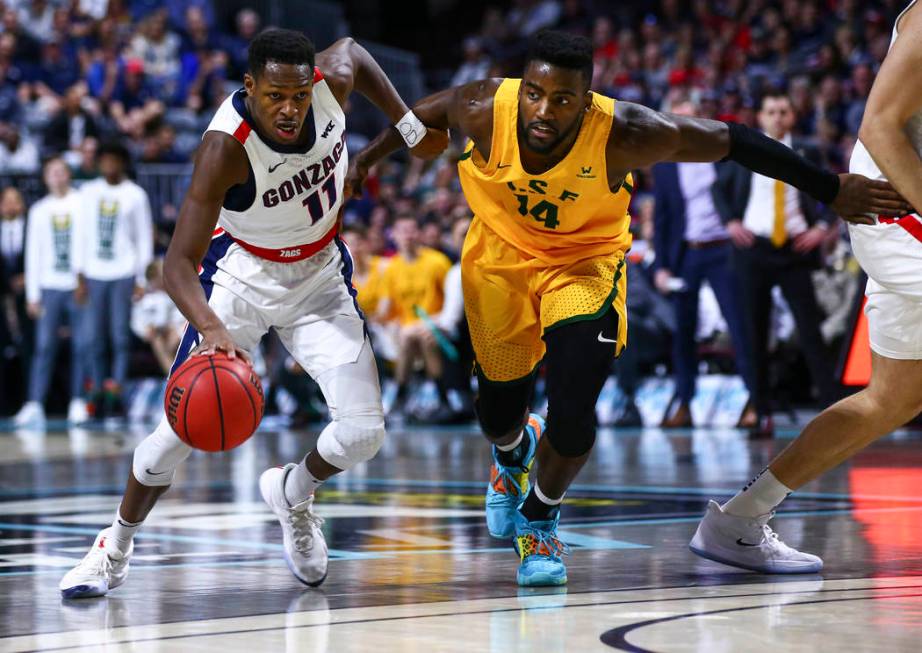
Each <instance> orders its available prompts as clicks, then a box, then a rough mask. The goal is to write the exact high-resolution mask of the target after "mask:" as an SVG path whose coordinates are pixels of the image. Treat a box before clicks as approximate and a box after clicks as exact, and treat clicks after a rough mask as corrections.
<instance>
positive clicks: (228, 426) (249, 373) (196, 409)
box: [164, 352, 264, 451]
mask: <svg viewBox="0 0 922 653" xmlns="http://www.w3.org/2000/svg"><path fill="white" fill-rule="evenodd" d="M263 407H264V404H263V389H262V384H261V383H260V381H259V377H258V376H257V375H256V373H255V372H254V371H253V369H252V368H251V367H250V366H249V365H247V364H246V363H245V362H244V361H243V360H241V359H240V358H235V359H230V358H228V357H227V354H225V353H224V352H218V353H217V354H213V355H210V356H191V357H190V358H189V359H188V360H187V361H186V362H184V363H183V364H182V365H180V366H179V369H177V370H176V372H175V373H174V374H173V375H172V376H171V377H170V380H169V383H167V388H166V396H165V397H164V410H165V411H166V416H167V420H168V421H169V423H170V426H171V427H173V430H174V431H175V432H176V434H177V435H178V436H179V437H180V438H181V439H182V440H183V442H185V443H186V444H188V445H190V446H192V447H195V448H196V449H201V450H202V451H227V450H228V449H233V448H234V447H237V446H239V445H241V444H243V443H244V442H246V441H247V440H248V439H249V437H250V436H251V435H253V433H254V432H255V431H256V427H257V426H259V422H260V420H261V419H262V416H263Z"/></svg>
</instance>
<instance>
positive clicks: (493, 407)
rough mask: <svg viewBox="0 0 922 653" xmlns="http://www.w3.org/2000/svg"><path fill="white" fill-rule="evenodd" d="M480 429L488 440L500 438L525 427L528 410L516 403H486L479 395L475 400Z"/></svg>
mask: <svg viewBox="0 0 922 653" xmlns="http://www.w3.org/2000/svg"><path fill="white" fill-rule="evenodd" d="M476 410H477V419H478V421H479V422H480V429H481V430H482V431H483V434H484V435H486V436H487V438H488V439H489V440H494V441H495V440H501V439H502V438H504V437H506V436H508V435H510V434H512V433H516V432H518V431H521V430H522V429H523V428H525V422H526V420H527V419H528V412H527V409H526V410H524V411H523V410H522V407H521V406H519V405H518V404H501V403H493V402H490V403H487V402H485V401H483V400H482V398H481V397H477V402H476Z"/></svg>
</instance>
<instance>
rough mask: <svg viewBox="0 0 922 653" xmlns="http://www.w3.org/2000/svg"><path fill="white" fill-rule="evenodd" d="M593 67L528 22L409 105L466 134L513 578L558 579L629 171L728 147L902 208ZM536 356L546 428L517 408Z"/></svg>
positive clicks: (493, 485)
mask: <svg viewBox="0 0 922 653" xmlns="http://www.w3.org/2000/svg"><path fill="white" fill-rule="evenodd" d="M591 77H592V46H591V44H590V42H589V41H588V40H587V39H585V38H582V37H578V36H573V35H569V34H563V33H558V32H542V33H539V34H538V35H537V36H536V37H535V38H534V40H533V42H532V46H531V49H530V52H529V55H528V57H527V60H526V67H525V71H524V74H523V76H522V79H491V80H484V81H480V82H472V83H470V84H467V85H465V86H460V87H458V88H454V89H450V90H447V91H443V92H441V93H436V94H435V95H432V96H430V97H428V98H425V99H423V100H421V101H420V102H419V103H418V104H417V105H416V106H415V107H414V108H413V111H414V112H415V114H416V115H417V116H419V118H420V120H421V121H422V123H423V124H424V125H427V126H431V127H439V128H442V129H445V128H449V127H450V128H452V129H460V130H461V131H462V132H463V133H464V134H466V135H467V136H469V137H470V142H469V143H468V145H467V147H466V148H465V152H464V155H463V156H462V160H461V161H460V163H459V172H460V175H461V183H462V185H463V188H464V193H465V195H466V197H467V200H468V202H469V204H470V207H471V210H472V211H473V213H474V215H475V218H474V221H473V223H472V225H471V228H470V231H469V232H468V235H467V239H466V241H465V245H464V251H463V253H462V279H463V286H464V304H465V311H466V313H467V319H468V322H469V326H470V331H471V339H472V341H473V344H474V351H475V354H476V360H477V365H476V372H477V375H478V378H479V381H480V392H479V396H478V398H477V413H478V417H479V419H480V424H481V427H482V429H483V432H484V434H485V435H486V437H487V439H488V440H490V442H492V443H493V461H494V464H493V468H492V473H491V482H490V484H489V486H488V490H487V505H486V508H487V524H488V526H489V529H490V532H491V533H492V534H493V535H495V536H498V537H512V538H513V542H514V545H515V547H516V550H517V551H518V552H519V556H520V565H519V569H518V582H519V584H520V585H562V584H564V583H566V581H567V574H566V568H565V566H564V564H563V561H562V559H561V555H562V553H564V550H565V546H564V545H563V544H562V543H561V542H560V541H559V540H558V538H557V534H556V533H557V523H558V520H559V516H560V510H559V504H560V503H561V501H562V499H563V496H564V493H565V492H566V490H567V488H568V487H569V485H570V483H571V482H572V480H573V478H574V477H575V476H576V474H577V472H578V471H579V470H580V468H581V467H582V466H583V464H584V463H585V461H586V459H587V457H588V456H589V452H590V450H591V449H592V446H593V444H594V442H595V429H596V417H595V404H596V400H597V399H598V396H599V392H600V391H601V388H602V385H603V383H604V381H605V379H606V377H607V376H608V373H609V370H610V367H611V360H612V358H613V357H614V356H615V355H617V354H618V353H619V352H620V351H621V349H622V348H623V347H624V346H625V343H626V330H627V324H626V319H625V308H624V301H625V297H624V292H625V276H624V254H625V252H626V251H627V250H628V248H629V247H630V245H631V237H630V234H629V233H628V223H629V221H630V218H629V217H628V215H627V208H628V202H629V201H630V194H631V192H632V181H633V180H632V178H631V174H630V171H631V170H633V169H635V168H640V167H645V166H649V165H652V164H654V163H657V162H659V161H718V160H720V159H723V158H729V159H733V160H735V161H738V162H740V163H742V164H743V165H745V166H747V167H750V168H752V169H753V170H755V171H756V172H759V173H761V174H764V175H767V176H771V177H775V178H777V179H781V180H782V181H785V182H787V183H789V184H791V185H794V186H796V187H798V188H800V189H802V190H804V191H806V192H807V193H810V194H811V195H813V196H814V197H816V198H817V199H819V200H821V201H824V202H826V203H828V204H831V205H832V207H833V208H834V209H835V210H836V211H837V212H839V213H840V214H842V215H844V216H858V215H860V214H861V213H863V212H866V211H872V212H873V211H878V212H880V213H884V214H885V215H895V214H894V213H892V211H894V210H899V208H900V207H905V203H904V202H903V201H902V200H901V198H900V197H899V195H897V194H896V193H895V192H894V191H893V190H892V189H891V188H890V187H889V186H888V185H887V184H885V183H881V182H874V181H871V180H869V179H866V178H864V177H861V176H858V175H839V176H836V175H833V174H831V173H828V172H825V171H823V170H821V169H819V168H816V167H815V166H814V165H813V164H811V163H809V162H808V161H806V160H804V159H802V158H801V157H799V156H798V155H797V154H795V153H794V152H793V151H792V150H790V149H788V148H787V147H785V146H784V145H781V144H779V143H776V142H775V141H772V140H771V139H769V138H768V137H766V136H763V135H762V134H761V133H759V132H755V131H753V130H751V129H748V128H746V127H743V126H741V125H736V124H727V123H723V122H717V121H713V120H701V119H695V118H689V117H680V116H673V115H667V114H662V113H658V112H656V111H653V110H650V109H647V108H646V107H643V106H640V105H637V104H632V103H629V102H616V101H614V100H612V99H611V98H607V97H604V96H601V95H598V94H597V93H593V92H591V91H590V90H589V83H590V80H591ZM423 124H420V125H419V126H418V127H417V129H418V130H419V133H423V132H422V130H423ZM402 142H403V139H402V138H401V136H400V134H398V133H397V131H396V130H388V131H385V132H382V133H381V134H380V135H379V136H378V137H377V138H376V139H375V140H374V141H373V142H372V143H371V144H369V146H368V147H367V148H366V149H365V150H364V151H363V152H361V153H359V154H358V155H357V156H356V157H355V159H354V160H353V167H352V170H351V173H350V179H349V180H347V185H349V186H350V189H351V191H352V192H353V193H356V192H358V190H359V187H360V185H361V182H362V180H363V179H364V176H365V174H366V173H367V170H368V167H369V166H370V165H372V164H373V163H374V162H375V161H377V160H378V159H380V158H381V157H382V156H385V155H386V154H388V153H389V152H391V151H393V150H395V149H397V147H398V146H400V144H401V143H402ZM883 207H887V211H879V209H883ZM542 358H543V359H544V362H545V364H546V366H547V393H548V416H547V424H546V426H545V424H544V422H543V421H542V420H541V418H540V417H538V416H537V415H529V414H528V406H529V400H530V396H531V393H532V389H533V386H534V378H535V367H536V366H537V365H538V363H539V362H540V361H541V360H542ZM542 431H543V432H544V437H540V436H541V434H542ZM539 437H540V440H539ZM535 459H537V463H536V468H537V469H536V481H535V484H534V485H530V483H529V471H530V468H531V466H532V462H533V461H534V460H535Z"/></svg>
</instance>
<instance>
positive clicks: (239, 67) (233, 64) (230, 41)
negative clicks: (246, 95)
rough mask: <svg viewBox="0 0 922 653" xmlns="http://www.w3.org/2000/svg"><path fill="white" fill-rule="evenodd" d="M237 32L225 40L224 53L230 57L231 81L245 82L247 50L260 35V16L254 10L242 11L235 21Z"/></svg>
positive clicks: (229, 74)
mask: <svg viewBox="0 0 922 653" xmlns="http://www.w3.org/2000/svg"><path fill="white" fill-rule="evenodd" d="M235 25H236V28H237V32H236V34H234V35H231V36H226V37H225V38H224V47H223V48H222V49H223V50H224V52H226V53H227V55H228V57H230V70H229V71H228V76H229V78H230V79H235V80H238V81H243V74H244V73H245V72H246V71H247V48H249V47H250V41H252V40H253V37H254V36H256V35H257V34H258V33H259V28H260V25H261V22H260V20H259V14H257V13H256V12H255V11H253V10H252V9H249V8H247V9H241V10H240V11H239V12H238V13H237V19H236V21H235Z"/></svg>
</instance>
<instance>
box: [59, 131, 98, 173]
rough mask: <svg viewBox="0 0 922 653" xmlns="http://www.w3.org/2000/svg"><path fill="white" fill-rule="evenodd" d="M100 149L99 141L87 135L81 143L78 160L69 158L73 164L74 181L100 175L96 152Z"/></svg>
mask: <svg viewBox="0 0 922 653" xmlns="http://www.w3.org/2000/svg"><path fill="white" fill-rule="evenodd" d="M98 149H99V141H98V140H97V139H95V138H93V137H92V136H87V137H86V138H84V139H83V142H82V143H81V144H80V150H79V151H78V153H77V154H78V156H77V157H76V161H70V160H68V161H67V163H68V165H70V166H71V170H72V174H73V178H74V181H87V180H89V179H96V177H98V176H99V166H98V164H97V162H96V152H97V150H98Z"/></svg>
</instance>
